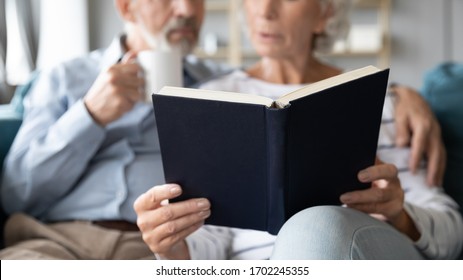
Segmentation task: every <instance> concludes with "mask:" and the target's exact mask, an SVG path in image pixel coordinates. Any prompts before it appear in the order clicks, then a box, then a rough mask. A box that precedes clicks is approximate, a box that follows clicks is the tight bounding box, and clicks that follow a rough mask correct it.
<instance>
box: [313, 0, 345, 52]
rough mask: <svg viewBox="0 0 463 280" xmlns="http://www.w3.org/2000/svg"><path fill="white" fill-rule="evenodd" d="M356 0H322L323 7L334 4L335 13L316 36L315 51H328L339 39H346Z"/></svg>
mask: <svg viewBox="0 0 463 280" xmlns="http://www.w3.org/2000/svg"><path fill="white" fill-rule="evenodd" d="M353 1H354V0H320V2H321V4H322V8H323V9H326V8H327V7H328V5H329V4H331V5H332V9H333V15H332V16H331V17H330V18H329V19H328V21H327V23H326V27H325V31H324V32H323V33H322V34H319V35H317V36H316V37H315V42H314V51H316V52H319V53H327V52H330V51H331V50H332V49H333V45H334V43H335V42H336V41H338V40H343V39H346V37H347V35H348V34H349V29H350V12H351V7H352V2H353Z"/></svg>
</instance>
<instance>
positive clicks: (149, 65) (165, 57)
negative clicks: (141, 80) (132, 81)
mask: <svg viewBox="0 0 463 280" xmlns="http://www.w3.org/2000/svg"><path fill="white" fill-rule="evenodd" d="M137 59H138V62H139V63H140V65H141V66H142V68H143V71H144V72H145V100H146V102H151V100H152V99H151V95H152V94H153V93H156V92H158V91H159V90H160V89H161V88H162V87H163V86H177V87H181V86H183V73H182V55H181V52H180V50H178V49H172V50H149V51H141V52H139V53H138V58H137Z"/></svg>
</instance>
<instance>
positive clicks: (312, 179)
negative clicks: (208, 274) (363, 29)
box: [153, 66, 389, 234]
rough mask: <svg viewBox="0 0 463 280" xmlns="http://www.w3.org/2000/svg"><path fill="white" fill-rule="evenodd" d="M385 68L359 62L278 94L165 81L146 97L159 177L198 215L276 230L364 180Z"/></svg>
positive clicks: (227, 223) (375, 134) (218, 222)
mask: <svg viewBox="0 0 463 280" xmlns="http://www.w3.org/2000/svg"><path fill="white" fill-rule="evenodd" d="M388 73H389V70H380V69H377V68H375V67H373V66H368V67H365V68H361V69H358V70H354V71H350V72H347V73H344V74H341V75H339V76H335V77H332V78H329V79H326V80H323V81H320V82H317V83H313V84H311V85H308V86H306V87H303V88H301V89H298V90H296V91H294V92H291V93H288V94H286V95H284V96H282V97H281V98H279V99H278V100H271V99H269V98H265V97H261V96H256V95H250V94H240V93H230V92H220V91H208V90H201V89H185V88H175V87H164V88H162V89H161V91H160V92H159V93H156V94H153V106H154V112H155V117H156V124H157V129H158V134H159V141H160V146H161V154H162V161H163V166H164V174H165V179H166V182H169V183H173V182H175V183H178V184H180V185H181V186H182V187H183V194H182V196H181V197H180V198H179V199H180V200H183V199H187V198H194V197H206V198H208V199H209V200H210V201H211V204H212V209H211V211H212V214H211V216H210V218H208V220H206V222H207V223H210V224H215V225H223V226H231V227H239V228H248V229H257V230H264V231H268V232H270V233H273V234H275V233H277V232H278V230H279V229H280V227H281V226H282V225H283V223H284V222H285V221H286V220H287V219H289V218H290V217H291V216H292V215H294V214H295V213H297V212H298V211H300V210H303V209H305V208H308V207H312V206H315V205H326V204H331V205H338V204H340V201H339V196H340V195H341V194H343V193H345V192H348V191H352V190H356V189H361V188H366V187H368V185H365V184H362V183H360V182H359V181H358V179H357V173H358V172H359V171H360V170H361V169H364V168H366V167H368V166H371V165H373V164H374V161H375V155H376V146H377V141H378V134H379V127H380V123H381V115H382V108H383V103H384V96H385V93H386V87H387V80H388Z"/></svg>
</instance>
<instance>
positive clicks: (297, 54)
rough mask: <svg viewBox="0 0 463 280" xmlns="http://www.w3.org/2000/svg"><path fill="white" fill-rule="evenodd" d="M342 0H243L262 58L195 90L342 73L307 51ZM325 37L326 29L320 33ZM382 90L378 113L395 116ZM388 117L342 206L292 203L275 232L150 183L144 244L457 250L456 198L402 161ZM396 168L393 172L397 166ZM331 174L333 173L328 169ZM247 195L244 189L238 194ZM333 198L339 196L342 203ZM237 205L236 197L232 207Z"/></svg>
mask: <svg viewBox="0 0 463 280" xmlns="http://www.w3.org/2000/svg"><path fill="white" fill-rule="evenodd" d="M346 2H347V1H340V2H337V1H323V0H292V1H288V0H260V1H255V0H244V11H245V15H246V19H247V22H248V26H249V32H250V38H251V41H252V43H253V45H254V47H255V49H256V51H257V53H258V54H259V55H260V56H261V59H260V60H259V61H258V62H257V63H256V64H254V65H253V66H251V67H249V68H248V69H246V70H237V71H235V72H232V73H231V74H228V75H226V76H223V77H221V78H219V79H217V80H214V81H210V82H208V83H206V84H204V86H203V88H207V89H214V90H225V91H235V92H243V93H250V94H265V95H266V96H268V97H271V98H277V97H279V96H280V94H283V93H286V92H289V91H291V90H292V89H296V88H299V87H301V86H302V85H305V84H309V83H313V82H316V81H320V80H322V79H326V78H329V77H332V76H335V75H338V74H340V73H342V70H341V69H338V68H336V67H333V66H331V65H328V64H325V63H323V62H322V61H320V60H319V59H317V58H316V57H315V56H314V48H315V47H316V46H319V45H326V44H320V41H318V40H322V39H323V38H325V36H326V35H327V34H325V31H326V30H333V29H336V28H333V27H336V22H332V21H331V22H330V20H332V19H333V18H334V17H333V16H334V15H336V11H337V8H338V7H339V5H338V4H346ZM328 35H329V34H328ZM393 98H394V96H393V95H392V94H388V96H387V98H386V104H385V108H384V115H383V119H385V120H391V119H393V118H394V112H393V109H394V108H393V107H394V106H392V103H393V100H392V99H393ZM394 134H395V127H394V122H390V121H388V122H383V124H382V127H381V133H380V140H379V149H378V158H379V159H381V160H383V161H385V162H388V163H383V162H381V161H380V160H378V162H377V164H376V165H374V166H371V167H369V168H367V169H365V170H361V171H360V172H359V173H358V178H359V180H360V181H362V182H367V183H371V187H370V188H369V189H367V190H362V191H354V192H350V193H346V194H343V195H342V196H341V197H340V202H341V203H342V204H344V206H345V207H340V206H321V207H313V208H309V209H306V210H304V211H301V212H300V213H298V214H296V215H295V216H293V217H292V218H291V219H290V220H289V221H287V222H286V224H285V225H284V226H283V228H282V229H281V231H280V232H279V234H278V236H272V235H270V234H268V233H265V232H259V231H252V230H243V229H231V228H225V227H215V226H211V225H203V221H204V219H205V218H207V217H208V216H209V215H210V211H211V210H210V203H209V201H208V200H207V199H204V198H198V199H193V200H188V201H183V202H177V203H172V204H169V205H165V204H163V203H161V202H162V201H163V200H165V199H171V198H174V197H176V196H178V195H179V194H180V193H181V187H180V186H178V185H173V184H169V185H163V186H157V187H154V188H152V189H151V190H149V191H148V192H147V193H145V194H144V195H142V196H140V197H139V199H138V200H137V201H136V202H135V205H134V206H135V210H136V212H137V214H138V225H139V227H140V229H141V231H142V233H143V237H144V240H145V242H147V244H148V245H149V246H150V248H151V249H152V250H153V252H155V253H157V255H158V257H159V258H166V259H190V258H191V259H230V258H234V259H267V258H274V259H281V258H286V259H425V258H430V259H435V258H453V257H456V256H457V255H458V253H459V251H460V249H461V246H462V240H461V236H463V222H462V218H461V216H460V215H459V213H458V206H457V205H456V203H455V202H454V201H453V200H452V199H451V198H450V197H448V196H447V195H445V194H444V193H443V191H442V189H441V188H439V187H430V186H428V184H426V171H425V170H418V172H416V173H414V172H411V170H410V169H408V168H407V166H408V161H409V158H410V150H409V149H408V148H400V147H394V146H393V145H391V143H394V138H393V137H394ZM398 170H399V171H398ZM333 176H336V171H333ZM243 195H246V194H243ZM341 203H340V204H341ZM237 207H239V205H237Z"/></svg>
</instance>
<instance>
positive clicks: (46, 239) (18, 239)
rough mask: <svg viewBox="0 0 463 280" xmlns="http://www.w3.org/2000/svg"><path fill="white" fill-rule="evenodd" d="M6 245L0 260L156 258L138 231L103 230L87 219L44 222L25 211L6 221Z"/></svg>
mask: <svg viewBox="0 0 463 280" xmlns="http://www.w3.org/2000/svg"><path fill="white" fill-rule="evenodd" d="M5 245H6V246H7V247H6V248H5V249H3V250H1V251H0V259H2V260H6V259H10V260H11V259H12V260H19V259H22V260H25V259H26V260H34V259H63V260H99V259H104V260H136V259H155V257H154V254H153V253H152V252H151V251H150V249H149V248H148V246H147V245H146V244H145V243H144V242H143V239H142V236H141V233H140V232H134V231H119V230H112V229H106V228H102V227H99V226H96V225H93V224H92V223H91V222H86V221H71V222H60V223H53V224H44V223H41V222H39V221H37V220H36V219H34V218H32V217H30V216H27V215H24V214H14V215H12V216H11V217H10V219H9V220H8V221H7V223H6V225H5Z"/></svg>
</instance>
